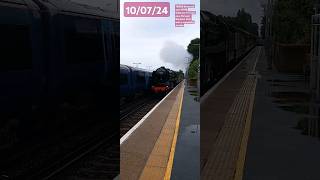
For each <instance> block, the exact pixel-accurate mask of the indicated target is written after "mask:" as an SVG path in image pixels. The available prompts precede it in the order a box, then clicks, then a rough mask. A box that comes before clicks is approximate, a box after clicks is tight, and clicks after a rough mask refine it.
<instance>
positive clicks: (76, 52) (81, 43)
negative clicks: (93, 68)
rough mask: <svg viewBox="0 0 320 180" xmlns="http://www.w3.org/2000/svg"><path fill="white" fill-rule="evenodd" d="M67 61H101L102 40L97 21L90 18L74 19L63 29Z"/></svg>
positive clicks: (102, 57)
mask: <svg viewBox="0 0 320 180" xmlns="http://www.w3.org/2000/svg"><path fill="white" fill-rule="evenodd" d="M65 41H66V58H67V62H68V63H86V62H87V63H90V62H103V61H104V53H103V42H102V33H101V31H100V29H99V23H98V21H96V20H91V19H75V20H73V21H72V25H71V27H66V29H65Z"/></svg>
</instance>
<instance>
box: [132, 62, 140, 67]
mask: <svg viewBox="0 0 320 180" xmlns="http://www.w3.org/2000/svg"><path fill="white" fill-rule="evenodd" d="M132 64H134V65H136V67H137V68H138V66H139V65H140V64H141V63H138V62H136V63H132Z"/></svg>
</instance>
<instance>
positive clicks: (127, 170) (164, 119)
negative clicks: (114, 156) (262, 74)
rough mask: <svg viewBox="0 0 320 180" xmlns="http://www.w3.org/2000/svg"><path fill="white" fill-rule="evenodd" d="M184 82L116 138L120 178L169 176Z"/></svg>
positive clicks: (131, 179) (176, 136)
mask: <svg viewBox="0 0 320 180" xmlns="http://www.w3.org/2000/svg"><path fill="white" fill-rule="evenodd" d="M184 91H185V83H184V81H183V82H182V83H180V84H179V85H178V86H177V87H176V88H175V89H173V90H172V91H171V92H170V93H169V94H168V95H167V96H166V97H165V98H164V99H163V100H161V101H160V102H159V103H158V104H157V105H156V106H155V107H154V108H153V109H152V110H151V111H149V112H148V113H147V114H146V115H145V116H144V117H143V118H142V119H141V120H140V121H139V122H138V123H137V124H136V125H135V126H134V127H133V128H131V129H130V130H129V131H128V132H127V133H126V134H125V135H124V136H122V138H121V139H120V146H121V148H120V154H121V155H120V176H119V177H118V178H120V179H130V180H135V179H148V180H149V179H154V180H157V179H164V178H167V179H169V178H170V175H171V171H172V164H173V160H174V152H175V146H176V142H177V138H178V129H179V123H180V114H181V108H182V102H183V96H184Z"/></svg>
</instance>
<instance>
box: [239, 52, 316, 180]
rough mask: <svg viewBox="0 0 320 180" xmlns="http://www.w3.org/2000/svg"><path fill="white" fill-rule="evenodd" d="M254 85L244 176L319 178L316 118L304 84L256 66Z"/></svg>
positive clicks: (280, 179)
mask: <svg viewBox="0 0 320 180" xmlns="http://www.w3.org/2000/svg"><path fill="white" fill-rule="evenodd" d="M257 72H258V83H257V89H256V95H255V106H254V111H253V117H252V126H251V133H250V137H249V142H248V147H247V154H246V161H245V171H244V177H243V179H244V180H256V179H259V180H283V179H290V180H302V179H303V180H319V179H320V171H319V170H320V166H319V163H320V139H319V131H320V126H319V124H320V122H319V115H317V113H313V112H317V111H318V110H319V107H318V105H316V104H313V103H312V102H313V101H312V99H311V96H310V94H309V92H310V91H309V87H308V82H307V81H306V79H305V78H304V77H303V75H299V74H285V73H279V72H277V71H276V70H268V69H267V61H266V59H265V56H263V58H261V59H260V61H259V62H258V64H257Z"/></svg>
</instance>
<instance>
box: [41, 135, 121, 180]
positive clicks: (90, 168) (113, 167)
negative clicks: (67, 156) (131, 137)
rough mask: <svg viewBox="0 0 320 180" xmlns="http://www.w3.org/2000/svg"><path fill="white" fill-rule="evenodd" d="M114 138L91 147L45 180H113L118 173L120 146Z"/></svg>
mask: <svg viewBox="0 0 320 180" xmlns="http://www.w3.org/2000/svg"><path fill="white" fill-rule="evenodd" d="M115 136H116V135H115ZM116 137H117V138H114V137H113V138H112V140H110V141H108V140H106V141H104V142H101V143H100V144H96V145H95V146H93V147H91V149H88V151H87V152H86V153H84V154H83V155H82V156H79V157H78V158H77V159H74V160H73V162H70V165H69V166H68V167H65V168H64V169H63V170H62V171H60V172H59V173H56V174H54V175H53V176H51V177H50V178H47V179H53V180H59V179H66V180H69V179H70V180H73V179H88V180H89V179H90V180H91V179H113V178H115V177H116V176H117V175H118V174H119V172H120V165H119V160H120V153H119V152H120V145H119V140H118V136H116Z"/></svg>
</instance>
